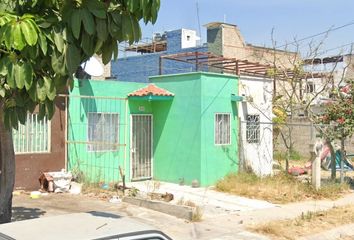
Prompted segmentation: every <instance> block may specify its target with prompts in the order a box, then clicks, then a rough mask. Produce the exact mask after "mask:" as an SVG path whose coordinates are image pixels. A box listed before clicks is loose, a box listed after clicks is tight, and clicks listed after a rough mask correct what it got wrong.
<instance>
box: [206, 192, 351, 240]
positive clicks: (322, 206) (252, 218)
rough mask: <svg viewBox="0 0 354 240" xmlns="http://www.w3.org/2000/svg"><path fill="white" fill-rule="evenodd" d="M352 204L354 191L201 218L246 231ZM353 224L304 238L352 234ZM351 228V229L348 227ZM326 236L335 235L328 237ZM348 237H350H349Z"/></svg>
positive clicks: (324, 237)
mask: <svg viewBox="0 0 354 240" xmlns="http://www.w3.org/2000/svg"><path fill="white" fill-rule="evenodd" d="M349 204H354V193H350V194H348V195H346V196H344V197H343V198H340V199H337V200H335V201H331V200H318V201H306V202H298V203H290V204H284V205H277V206H275V207H273V208H267V209H255V210H252V211H240V212H238V213H236V214H230V215H228V216H215V217H214V218H206V219H205V220H203V224H206V225H212V224H215V223H217V224H218V225H219V226H223V227H225V228H226V229H227V228H239V229H243V230H244V233H248V230H247V228H246V226H252V225H256V224H261V223H266V222H269V221H275V220H285V219H293V218H296V217H299V216H301V214H302V213H306V212H308V211H312V212H314V211H320V210H328V209H331V208H333V207H334V206H344V205H349ZM353 225H354V224H351V225H345V226H341V227H340V228H336V229H333V230H330V231H328V232H327V231H326V232H323V233H319V234H315V235H313V236H308V237H306V238H304V239H311V240H312V239H336V237H337V238H338V237H339V236H340V235H341V234H342V237H344V236H348V235H349V236H354V228H353ZM350 228H351V229H350ZM328 236H336V237H330V238H328ZM235 239H248V238H235ZM252 239H259V240H261V239H266V237H265V238H262V237H261V236H259V235H258V236H253V238H252ZM349 239H350V238H349Z"/></svg>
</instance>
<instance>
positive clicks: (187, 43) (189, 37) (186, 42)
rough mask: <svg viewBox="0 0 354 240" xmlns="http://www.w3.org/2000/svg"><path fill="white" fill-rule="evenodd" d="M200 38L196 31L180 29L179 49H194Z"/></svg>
mask: <svg viewBox="0 0 354 240" xmlns="http://www.w3.org/2000/svg"><path fill="white" fill-rule="evenodd" d="M199 40H200V38H199V37H198V36H197V33H196V31H194V30H189V29H182V36H181V48H191V47H196V46H197V44H198V41H199Z"/></svg>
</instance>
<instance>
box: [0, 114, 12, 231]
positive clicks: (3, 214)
mask: <svg viewBox="0 0 354 240" xmlns="http://www.w3.org/2000/svg"><path fill="white" fill-rule="evenodd" d="M2 119H3V113H2V111H0V224H1V223H7V222H10V221H11V216H12V192H13V188H14V183H15V153H14V147H13V142H12V134H11V130H8V129H6V128H5V125H4V122H3V120H2Z"/></svg>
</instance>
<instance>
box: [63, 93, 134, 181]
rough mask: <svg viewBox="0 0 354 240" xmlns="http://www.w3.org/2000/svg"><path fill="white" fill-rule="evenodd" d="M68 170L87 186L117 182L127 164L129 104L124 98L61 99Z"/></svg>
mask: <svg viewBox="0 0 354 240" xmlns="http://www.w3.org/2000/svg"><path fill="white" fill-rule="evenodd" d="M64 97H66V98H67V101H68V105H67V106H68V109H67V112H66V114H67V136H66V144H67V145H66V151H67V154H66V155H67V169H68V170H70V171H72V172H73V173H74V175H77V176H79V177H82V178H83V180H84V181H88V182H104V183H113V182H117V181H118V180H119V178H120V173H119V167H121V168H122V169H125V167H126V165H127V163H126V159H127V154H128V151H127V141H128V140H127V138H128V124H127V123H128V114H127V111H128V110H127V109H128V102H127V99H125V98H115V97H97V96H95V97H93V96H72V95H71V96H64Z"/></svg>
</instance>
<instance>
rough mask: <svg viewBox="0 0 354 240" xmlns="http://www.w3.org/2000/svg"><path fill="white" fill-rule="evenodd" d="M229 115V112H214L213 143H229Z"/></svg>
mask: <svg viewBox="0 0 354 240" xmlns="http://www.w3.org/2000/svg"><path fill="white" fill-rule="evenodd" d="M230 119H231V116H230V114H229V113H216V114H215V144H216V145H228V144H231V121H230Z"/></svg>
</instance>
